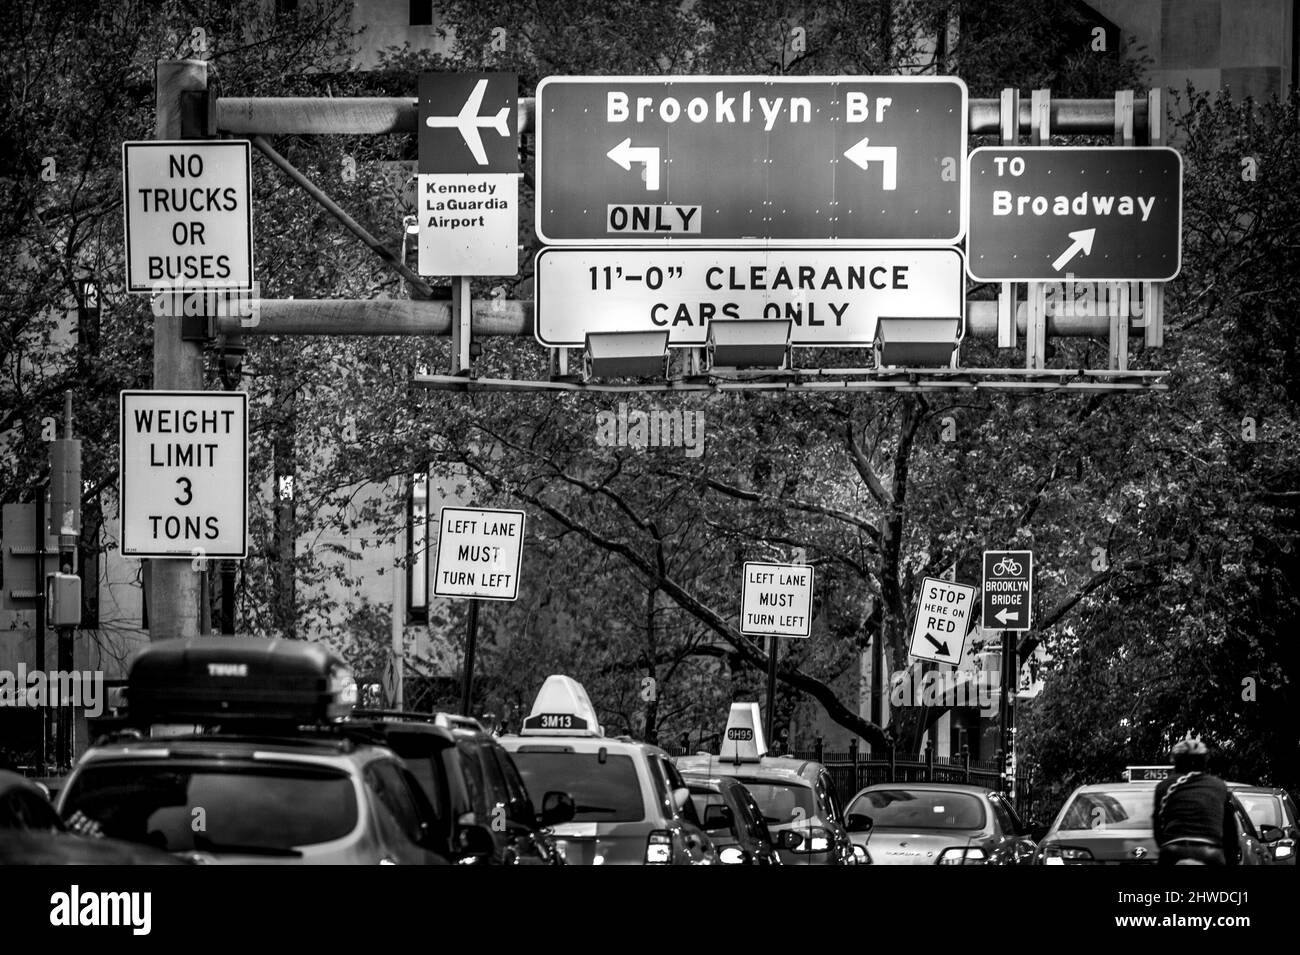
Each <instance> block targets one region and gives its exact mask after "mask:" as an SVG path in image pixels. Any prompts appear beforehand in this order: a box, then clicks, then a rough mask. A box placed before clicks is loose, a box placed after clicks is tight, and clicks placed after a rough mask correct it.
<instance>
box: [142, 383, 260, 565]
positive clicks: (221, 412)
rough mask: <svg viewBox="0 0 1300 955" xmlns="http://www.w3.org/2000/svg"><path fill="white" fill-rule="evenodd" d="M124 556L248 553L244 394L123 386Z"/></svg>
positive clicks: (203, 555) (236, 554) (225, 555)
mask: <svg viewBox="0 0 1300 955" xmlns="http://www.w3.org/2000/svg"><path fill="white" fill-rule="evenodd" d="M119 402H120V409H119V410H120V415H121V424H120V427H121V435H120V445H119V449H120V454H121V460H120V462H119V465H120V470H119V472H118V473H119V474H120V481H121V488H120V491H121V500H122V535H121V545H122V556H123V557H203V558H207V557H212V558H218V557H222V558H242V557H244V556H245V555H246V554H247V552H248V395H246V394H244V393H243V392H239V391H123V392H121V394H120V396H119Z"/></svg>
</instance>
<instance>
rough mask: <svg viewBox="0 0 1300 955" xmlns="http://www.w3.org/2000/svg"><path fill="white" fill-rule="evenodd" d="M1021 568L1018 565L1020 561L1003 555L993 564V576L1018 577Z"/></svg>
mask: <svg viewBox="0 0 1300 955" xmlns="http://www.w3.org/2000/svg"><path fill="white" fill-rule="evenodd" d="M1022 569H1023V568H1022V567H1021V566H1020V562H1019V561H1018V560H1014V559H1013V558H1011V557H1003V558H1002V559H1001V560H1000V561H998V562H997V563H996V564H994V565H993V576H994V577H1019V576H1020V571H1021V570H1022Z"/></svg>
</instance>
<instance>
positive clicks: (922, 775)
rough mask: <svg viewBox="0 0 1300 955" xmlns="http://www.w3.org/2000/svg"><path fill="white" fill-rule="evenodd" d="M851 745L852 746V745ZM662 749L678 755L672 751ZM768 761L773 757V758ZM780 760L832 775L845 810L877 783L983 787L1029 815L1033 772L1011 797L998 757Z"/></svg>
mask: <svg viewBox="0 0 1300 955" xmlns="http://www.w3.org/2000/svg"><path fill="white" fill-rule="evenodd" d="M854 742H856V740H855V741H854ZM663 748H664V749H666V750H668V751H669V752H670V753H674V754H675V755H677V754H676V753H675V752H674V751H675V747H672V746H664V747H663ZM770 755H774V756H775V755H778V754H776V753H772V754H770ZM780 755H784V756H789V757H792V758H794V759H810V760H814V761H816V762H818V763H821V764H822V765H823V766H825V767H826V771H827V772H828V773H830V775H831V781H832V782H833V783H834V785H835V792H836V795H838V796H839V799H840V803H841V805H843V806H844V807H845V808H846V809H847V808H848V803H849V801H850V800H851V799H852V798H853V797H854V796H855V795H857V793H858V792H859V791H860V790H861V789H863V788H865V787H867V786H874V785H876V784H878V783H928V782H934V783H969V784H970V785H973V786H984V787H986V788H988V789H992V790H996V791H998V792H1005V793H1007V795H1008V796H1011V797H1012V800H1013V804H1014V805H1015V807H1016V812H1017V813H1018V814H1019V815H1020V817H1021V819H1023V820H1025V821H1026V822H1027V821H1028V820H1029V819H1030V818H1032V816H1033V813H1034V780H1033V771H1032V770H1031V769H1028V770H1020V771H1017V773H1016V777H1015V783H1014V792H1008V785H1007V782H1006V781H1005V780H1004V778H1003V774H1002V754H1001V752H1000V751H999V752H998V753H997V754H995V757H994V758H993V759H989V760H974V759H971V758H970V754H969V753H967V754H965V755H963V756H936V755H935V754H934V750H932V749H926V750H925V751H924V752H922V753H898V752H891V753H889V755H887V756H883V757H881V756H864V755H862V753H861V752H860V751H859V748H858V747H857V746H856V745H850V747H849V749H848V750H840V751H836V750H829V749H825V748H823V747H822V746H821V745H818V746H817V747H815V748H814V749H800V750H794V751H792V752H789V753H783V754H780Z"/></svg>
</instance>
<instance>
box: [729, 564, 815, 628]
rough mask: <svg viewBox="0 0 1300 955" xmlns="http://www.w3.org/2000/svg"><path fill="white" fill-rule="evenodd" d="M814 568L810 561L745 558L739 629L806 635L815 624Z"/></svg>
mask: <svg viewBox="0 0 1300 955" xmlns="http://www.w3.org/2000/svg"><path fill="white" fill-rule="evenodd" d="M812 595H813V569H812V568H811V567H809V566H808V565H807V564H759V563H753V562H746V564H745V577H744V579H743V581H742V582H741V587H740V632H741V633H747V634H750V635H751V636H777V637H806V636H808V635H809V633H811V632H812V631H811V627H812Z"/></svg>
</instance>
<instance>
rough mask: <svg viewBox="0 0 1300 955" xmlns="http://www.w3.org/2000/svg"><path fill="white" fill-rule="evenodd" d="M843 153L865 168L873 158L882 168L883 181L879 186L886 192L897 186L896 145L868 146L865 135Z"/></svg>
mask: <svg viewBox="0 0 1300 955" xmlns="http://www.w3.org/2000/svg"><path fill="white" fill-rule="evenodd" d="M844 155H845V156H847V157H848V158H849V160H850V161H851V162H852V163H853V164H854V165H855V166H857V167H858V168H859V169H862V170H865V169H866V168H867V163H869V162H871V161H872V160H873V159H874V160H876V161H878V162H879V163H880V164H881V166H882V167H883V168H884V173H883V181H882V183H881V187H882V188H883V189H884V190H885V191H886V192H892V191H893V190H895V189H897V188H898V147H897V146H868V145H867V137H866V136H863V137H862V139H860V140H858V141H857V142H856V143H854V144H853V145H852V146H850V147H849V148H848V149H846V150H844Z"/></svg>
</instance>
